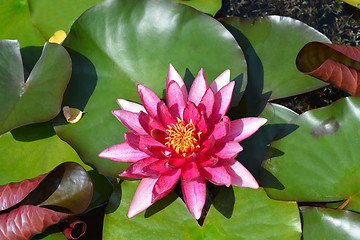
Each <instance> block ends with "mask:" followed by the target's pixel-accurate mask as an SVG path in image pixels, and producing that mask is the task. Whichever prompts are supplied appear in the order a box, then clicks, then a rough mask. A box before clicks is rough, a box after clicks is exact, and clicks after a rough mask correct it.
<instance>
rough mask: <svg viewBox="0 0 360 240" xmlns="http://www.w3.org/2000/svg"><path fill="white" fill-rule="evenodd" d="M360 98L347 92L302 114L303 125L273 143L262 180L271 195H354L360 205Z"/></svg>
mask: <svg viewBox="0 0 360 240" xmlns="http://www.w3.org/2000/svg"><path fill="white" fill-rule="evenodd" d="M359 116H360V99H359V98H354V97H348V98H345V99H342V100H339V101H337V102H335V103H334V104H332V105H331V106H328V107H325V108H321V109H316V110H312V111H309V112H306V113H304V114H302V115H300V116H299V117H298V118H295V119H294V121H291V122H290V124H289V125H288V126H287V127H285V128H284V131H285V132H286V131H288V130H290V128H291V125H296V126H298V128H297V129H296V130H295V131H293V132H292V133H291V134H289V135H287V136H285V137H283V138H281V139H278V140H276V141H274V142H273V143H271V147H272V148H273V149H274V151H273V152H269V156H268V157H269V159H268V160H265V162H264V163H263V167H264V168H265V171H264V172H263V174H262V179H263V181H262V184H263V186H265V187H266V191H267V193H268V195H269V196H270V197H271V198H274V199H281V200H296V201H310V202H328V201H341V200H349V203H348V205H347V206H346V209H350V210H355V211H359V210H360V201H359V197H358V194H359V192H360V189H359V184H358V182H359V180H360V169H359V168H360V167H359V166H360V162H359V161H360V159H359V157H358V156H359V154H360V152H359V148H358V147H357V146H359V144H360V138H359V134H360V132H359V125H360V118H359Z"/></svg>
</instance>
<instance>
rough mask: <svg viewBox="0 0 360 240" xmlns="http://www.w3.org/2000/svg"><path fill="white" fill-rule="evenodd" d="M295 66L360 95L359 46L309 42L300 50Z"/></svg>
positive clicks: (303, 71)
mask: <svg viewBox="0 0 360 240" xmlns="http://www.w3.org/2000/svg"><path fill="white" fill-rule="evenodd" d="M296 66H297V68H298V69H299V71H301V72H302V73H305V74H308V75H310V76H313V77H316V78H318V79H320V80H322V81H324V82H328V83H330V84H332V85H334V86H336V87H338V88H340V89H342V90H344V91H347V92H349V93H351V94H353V95H356V96H360V88H359V85H360V47H353V46H346V45H336V44H329V43H320V42H310V43H308V44H306V45H305V46H304V47H303V48H302V49H301V50H300V52H299V54H298V56H297V58H296Z"/></svg>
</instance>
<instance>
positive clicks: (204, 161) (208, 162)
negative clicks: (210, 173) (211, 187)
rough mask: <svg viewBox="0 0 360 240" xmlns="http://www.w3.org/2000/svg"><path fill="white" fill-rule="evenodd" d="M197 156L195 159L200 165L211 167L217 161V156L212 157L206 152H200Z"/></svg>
mask: <svg viewBox="0 0 360 240" xmlns="http://www.w3.org/2000/svg"><path fill="white" fill-rule="evenodd" d="M199 155H200V156H199V158H198V159H197V161H196V163H197V164H198V165H199V166H200V167H199V169H200V168H201V167H211V166H214V165H215V164H217V163H218V162H219V158H217V157H213V156H211V155H210V154H208V153H201V154H199Z"/></svg>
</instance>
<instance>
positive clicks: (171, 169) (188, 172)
mask: <svg viewBox="0 0 360 240" xmlns="http://www.w3.org/2000/svg"><path fill="white" fill-rule="evenodd" d="M234 85H235V82H233V81H231V82H230V70H226V71H224V72H223V73H222V74H221V75H220V76H218V77H217V78H216V79H215V80H214V81H213V82H212V83H211V84H210V86H207V83H206V80H205V76H204V72H203V69H201V70H200V72H199V73H198V75H197V76H196V78H195V80H194V82H193V84H192V86H191V88H190V91H189V93H188V91H187V89H186V86H185V84H184V81H183V79H182V78H181V76H180V75H179V73H178V72H177V71H176V70H175V68H174V67H173V66H172V65H171V64H170V66H169V70H168V75H167V80H166V104H165V102H164V101H162V100H160V99H159V97H158V96H157V95H156V94H155V93H154V92H153V91H151V90H150V89H149V88H147V87H145V86H144V85H141V84H137V90H138V93H139V97H140V100H141V103H142V105H140V104H137V103H133V102H130V101H127V100H124V99H118V100H117V102H118V104H119V105H120V107H121V108H122V110H114V111H113V114H114V115H115V117H116V118H117V119H118V120H119V121H120V122H121V123H122V124H123V125H124V126H126V127H127V128H128V129H129V130H130V131H131V132H129V133H125V135H124V136H125V140H126V142H123V143H119V144H116V145H113V146H111V147H109V148H107V149H105V150H104V151H102V152H101V153H100V154H99V156H100V157H103V158H108V159H111V160H114V161H120V162H133V164H131V165H130V166H129V167H128V168H127V169H126V170H125V171H124V172H122V173H121V174H120V175H119V176H120V177H130V178H140V179H142V180H141V182H140V184H139V186H138V187H137V190H136V192H135V194H134V197H133V199H132V202H131V204H130V208H129V211H128V214H127V216H128V217H129V218H131V217H133V216H135V215H136V214H138V213H140V212H141V211H143V210H145V209H146V208H148V207H149V206H150V205H151V204H153V203H154V202H155V201H157V200H159V199H161V198H162V197H164V196H166V195H167V194H168V193H169V192H170V191H171V190H172V189H173V188H174V187H175V185H176V184H177V182H178V181H179V179H181V189H182V193H183V199H184V202H185V204H186V206H187V208H188V210H189V211H190V213H191V214H192V216H194V217H195V218H196V219H199V218H200V216H201V212H202V209H203V207H204V204H205V199H206V182H205V179H207V180H208V181H210V182H212V183H213V184H216V185H226V186H230V185H234V186H239V187H249V188H254V189H256V188H258V187H259V185H258V183H257V182H256V180H255V179H254V177H253V176H252V175H251V173H250V172H249V171H248V170H247V169H246V168H245V167H244V166H243V165H242V164H241V163H239V162H238V161H237V160H235V159H234V158H235V157H236V156H237V154H238V153H239V152H240V151H242V149H243V148H242V147H241V145H240V144H239V142H240V141H241V140H243V139H245V138H247V137H249V136H250V135H252V134H253V133H254V132H256V131H257V130H258V129H259V128H260V127H261V126H262V125H263V124H265V123H266V121H267V120H266V119H264V118H256V117H248V118H242V119H237V120H233V121H230V119H229V118H228V117H227V116H226V115H225V113H226V111H227V110H228V108H229V105H230V101H231V97H232V92H233V89H234Z"/></svg>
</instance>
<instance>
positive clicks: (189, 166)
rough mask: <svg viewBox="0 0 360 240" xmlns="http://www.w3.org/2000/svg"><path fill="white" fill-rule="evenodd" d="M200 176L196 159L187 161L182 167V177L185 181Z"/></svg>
mask: <svg viewBox="0 0 360 240" xmlns="http://www.w3.org/2000/svg"><path fill="white" fill-rule="evenodd" d="M199 176H200V172H199V169H198V166H197V164H196V163H195V162H194V161H187V162H185V163H184V165H183V167H182V174H181V179H182V181H184V182H191V181H194V180H195V179H197V178H198V177H199Z"/></svg>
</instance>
